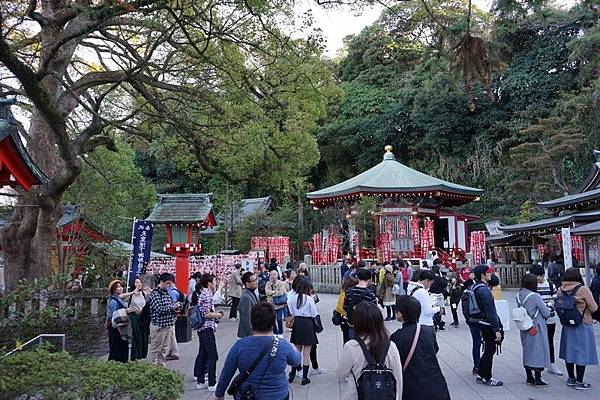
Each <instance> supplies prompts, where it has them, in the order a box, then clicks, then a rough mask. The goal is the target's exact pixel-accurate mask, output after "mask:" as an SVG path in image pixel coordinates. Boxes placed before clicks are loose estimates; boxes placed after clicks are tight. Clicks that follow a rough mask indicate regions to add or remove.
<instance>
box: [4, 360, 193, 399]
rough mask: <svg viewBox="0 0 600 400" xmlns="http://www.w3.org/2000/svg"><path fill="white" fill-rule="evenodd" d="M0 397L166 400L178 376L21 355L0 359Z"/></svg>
mask: <svg viewBox="0 0 600 400" xmlns="http://www.w3.org/2000/svg"><path fill="white" fill-rule="evenodd" d="M0 370H1V371H2V373H1V374H0V397H1V398H19V397H20V396H23V398H45V399H73V400H76V399H77V400H83V399H90V400H92V399H124V398H127V399H132V400H150V399H152V400H172V399H175V398H179V397H180V396H181V395H182V394H183V391H184V385H183V376H182V375H181V374H179V373H177V372H174V371H171V370H168V369H166V368H162V367H158V366H154V365H150V364H146V363H135V362H132V363H127V364H125V363H118V362H114V361H103V360H99V359H85V358H75V357H73V356H71V355H70V354H68V353H66V352H59V353H50V352H48V351H46V350H42V349H38V350H35V351H28V352H21V353H18V354H15V355H12V356H10V357H7V358H4V359H2V360H0Z"/></svg>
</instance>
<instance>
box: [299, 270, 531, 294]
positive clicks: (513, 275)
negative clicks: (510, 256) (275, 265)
mask: <svg viewBox="0 0 600 400" xmlns="http://www.w3.org/2000/svg"><path fill="white" fill-rule="evenodd" d="M494 268H495V269H496V274H497V275H498V277H499V278H500V284H501V285H502V287H504V288H517V287H520V286H521V279H522V278H523V275H524V274H525V273H526V272H527V271H529V269H530V268H531V266H530V265H529V264H496V265H495V266H494ZM308 272H309V274H310V277H311V280H312V284H313V286H314V288H315V290H316V291H317V292H319V293H339V291H340V286H341V285H342V276H341V275H340V267H338V266H337V265H311V266H310V267H308Z"/></svg>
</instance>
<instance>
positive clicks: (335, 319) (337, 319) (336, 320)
mask: <svg viewBox="0 0 600 400" xmlns="http://www.w3.org/2000/svg"><path fill="white" fill-rule="evenodd" d="M331 323H332V324H334V325H335V326H340V325H341V324H342V314H340V313H339V312H337V311H336V310H333V315H332V316H331Z"/></svg>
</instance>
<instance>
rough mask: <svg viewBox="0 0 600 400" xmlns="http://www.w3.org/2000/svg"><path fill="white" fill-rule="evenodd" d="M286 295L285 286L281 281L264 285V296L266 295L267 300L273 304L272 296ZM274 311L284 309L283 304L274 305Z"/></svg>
mask: <svg viewBox="0 0 600 400" xmlns="http://www.w3.org/2000/svg"><path fill="white" fill-rule="evenodd" d="M286 293H287V285H286V284H285V282H283V281H279V280H278V281H277V282H275V283H272V282H271V281H269V282H267V284H266V285H265V294H266V295H267V300H268V301H269V302H271V303H273V296H281V295H284V294H286ZM273 305H274V306H275V309H276V310H278V309H280V308H283V307H285V304H279V305H278V304H275V303H273Z"/></svg>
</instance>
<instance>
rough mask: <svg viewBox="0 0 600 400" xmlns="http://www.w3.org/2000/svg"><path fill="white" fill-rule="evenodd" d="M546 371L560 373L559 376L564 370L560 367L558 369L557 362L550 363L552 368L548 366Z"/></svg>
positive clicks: (554, 373)
mask: <svg viewBox="0 0 600 400" xmlns="http://www.w3.org/2000/svg"><path fill="white" fill-rule="evenodd" d="M546 371H548V373H549V374H552V375H558V376H562V375H563V372H562V371H561V370H560V369H558V367H557V366H556V364H550V368H546Z"/></svg>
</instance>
